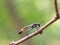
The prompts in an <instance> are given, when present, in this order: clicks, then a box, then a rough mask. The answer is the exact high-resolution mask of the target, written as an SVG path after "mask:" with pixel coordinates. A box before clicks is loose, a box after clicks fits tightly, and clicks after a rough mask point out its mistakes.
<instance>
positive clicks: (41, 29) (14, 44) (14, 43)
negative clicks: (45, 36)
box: [10, 0, 60, 45]
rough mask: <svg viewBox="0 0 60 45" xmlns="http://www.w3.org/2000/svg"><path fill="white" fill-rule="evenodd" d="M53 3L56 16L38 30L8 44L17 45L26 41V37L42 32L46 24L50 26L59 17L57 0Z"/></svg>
mask: <svg viewBox="0 0 60 45" xmlns="http://www.w3.org/2000/svg"><path fill="white" fill-rule="evenodd" d="M54 5H55V10H56V16H55V17H53V19H51V20H50V21H49V22H48V23H46V24H45V25H44V26H42V27H41V28H40V29H39V30H37V31H35V32H33V33H31V34H29V35H27V36H26V37H24V38H22V39H19V40H18V41H15V42H12V43H10V45H18V44H20V43H23V42H24V41H26V40H27V39H30V38H32V37H33V36H36V35H37V34H42V32H43V30H44V29H45V28H47V27H48V26H50V25H51V24H52V23H54V22H55V21H56V20H58V19H59V17H60V16H59V12H58V8H57V0H54Z"/></svg>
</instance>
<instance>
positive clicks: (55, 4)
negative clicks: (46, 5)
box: [54, 0, 59, 17]
mask: <svg viewBox="0 0 60 45" xmlns="http://www.w3.org/2000/svg"><path fill="white" fill-rule="evenodd" d="M54 6H55V11H56V16H57V17H59V11H58V5H57V0H54Z"/></svg>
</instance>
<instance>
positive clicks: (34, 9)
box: [0, 0, 60, 45]
mask: <svg viewBox="0 0 60 45" xmlns="http://www.w3.org/2000/svg"><path fill="white" fill-rule="evenodd" d="M58 7H59V9H60V0H58ZM54 16H55V9H54V0H0V45H9V43H10V42H11V41H16V40H18V39H20V38H22V37H24V36H25V34H22V35H19V34H18V31H19V30H20V29H21V27H23V26H26V25H29V24H32V23H36V22H39V23H40V25H41V26H43V25H44V24H45V23H47V22H48V21H49V20H50V19H52V18H53V17H54ZM20 45H60V20H58V21H56V22H55V23H53V24H52V25H50V26H49V27H48V28H46V29H45V30H44V31H43V34H42V35H37V36H34V37H32V38H31V39H29V40H27V41H25V42H24V43H22V44H20Z"/></svg>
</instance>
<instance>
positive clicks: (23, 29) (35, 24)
mask: <svg viewBox="0 0 60 45" xmlns="http://www.w3.org/2000/svg"><path fill="white" fill-rule="evenodd" d="M38 27H40V24H39V23H34V24H30V25H28V26H25V27H22V28H21V30H20V31H19V33H18V34H22V33H23V32H24V31H25V30H27V29H30V30H32V29H34V28H38Z"/></svg>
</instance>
